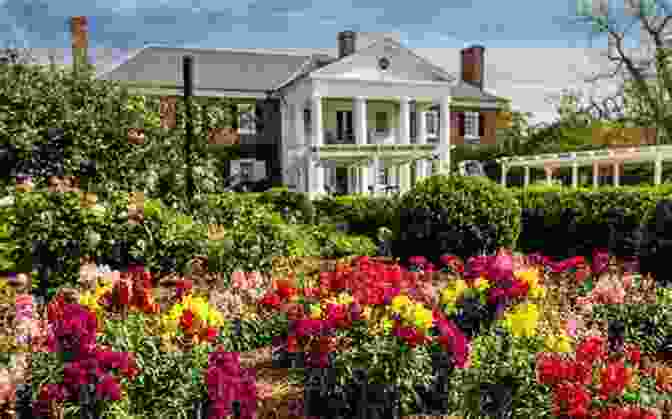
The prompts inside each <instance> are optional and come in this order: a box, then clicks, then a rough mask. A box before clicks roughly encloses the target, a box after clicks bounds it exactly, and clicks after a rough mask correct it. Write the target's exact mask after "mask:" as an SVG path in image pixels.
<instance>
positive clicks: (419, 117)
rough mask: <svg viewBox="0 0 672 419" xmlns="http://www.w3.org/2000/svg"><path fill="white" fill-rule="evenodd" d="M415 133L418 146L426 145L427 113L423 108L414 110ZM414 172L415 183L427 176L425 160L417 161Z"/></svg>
mask: <svg viewBox="0 0 672 419" xmlns="http://www.w3.org/2000/svg"><path fill="white" fill-rule="evenodd" d="M415 119H416V123H415V127H416V130H417V132H416V133H415V135H416V138H417V140H418V141H417V143H418V144H427V111H425V110H424V108H418V105H417V104H416V108H415ZM415 171H416V173H417V175H416V178H417V181H420V180H421V179H423V178H425V177H428V176H429V162H428V161H427V160H419V161H418V162H416V163H415Z"/></svg>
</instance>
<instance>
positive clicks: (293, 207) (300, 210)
mask: <svg viewBox="0 0 672 419" xmlns="http://www.w3.org/2000/svg"><path fill="white" fill-rule="evenodd" d="M259 202H261V203H262V204H270V205H271V206H272V207H273V210H274V211H276V212H281V211H283V210H284V208H287V209H289V211H290V214H289V216H291V217H294V218H295V219H296V220H297V221H299V222H302V223H305V224H310V223H312V222H313V217H314V215H315V209H314V207H313V203H312V201H311V200H310V198H309V197H308V195H306V194H305V193H302V192H291V191H289V190H288V189H287V188H285V187H283V188H272V189H270V190H268V191H266V192H264V193H262V194H261V195H260V196H259Z"/></svg>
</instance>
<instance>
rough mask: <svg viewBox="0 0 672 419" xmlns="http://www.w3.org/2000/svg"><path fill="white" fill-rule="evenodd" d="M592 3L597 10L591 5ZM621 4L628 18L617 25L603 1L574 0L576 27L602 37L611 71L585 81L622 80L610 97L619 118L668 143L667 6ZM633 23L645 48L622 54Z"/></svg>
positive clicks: (648, 0)
mask: <svg viewBox="0 0 672 419" xmlns="http://www.w3.org/2000/svg"><path fill="white" fill-rule="evenodd" d="M596 3H597V7H591V4H596ZM611 3H612V4H613V2H611ZM625 5H626V11H627V12H628V14H629V15H630V17H631V18H630V19H627V20H628V22H627V23H625V24H623V22H624V20H623V19H619V18H617V17H616V16H615V13H614V10H613V9H610V8H609V2H608V1H606V0H603V1H599V2H598V1H597V0H591V1H588V0H580V1H579V7H578V13H577V15H578V19H577V20H576V23H579V24H584V25H588V26H589V27H590V28H591V31H590V34H591V39H592V37H593V36H599V35H606V36H607V38H608V43H609V48H608V51H607V53H606V57H607V58H608V60H609V62H610V63H611V64H612V65H613V67H614V68H613V69H611V71H609V72H607V73H602V74H598V75H595V76H594V77H591V78H590V79H589V80H587V81H589V82H597V81H598V80H601V79H607V78H610V79H613V78H614V77H620V78H622V88H621V89H620V90H619V92H617V93H616V94H615V95H614V97H620V98H621V99H622V101H623V104H624V108H623V109H622V110H623V111H624V112H623V117H624V119H626V120H628V121H629V122H631V123H634V124H635V125H637V126H642V127H648V126H651V127H656V128H658V129H659V130H660V131H661V135H660V136H659V137H658V140H657V142H662V143H669V142H670V141H671V140H670V134H672V113H671V112H670V110H671V109H670V105H669V103H668V102H669V100H670V99H671V98H672V74H671V73H670V71H671V69H670V67H669V66H668V65H667V64H668V60H669V54H670V53H669V51H668V49H667V45H666V35H667V34H668V33H669V30H670V28H669V23H670V20H671V19H672V8H671V7H670V5H669V4H666V2H665V1H663V0H625ZM591 8H592V10H591ZM661 12H662V15H661ZM635 25H637V26H639V27H640V34H641V35H644V38H643V44H644V45H645V46H646V48H640V49H639V51H628V50H627V49H626V48H625V44H624V40H625V39H626V36H627V35H628V32H630V30H631V29H632V27H633V26H635Z"/></svg>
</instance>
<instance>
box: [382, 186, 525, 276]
mask: <svg viewBox="0 0 672 419" xmlns="http://www.w3.org/2000/svg"><path fill="white" fill-rule="evenodd" d="M520 214H521V209H520V205H519V203H518V201H517V200H516V199H515V197H514V195H513V194H512V193H511V192H510V191H508V190H507V189H506V188H504V187H502V186H501V185H498V184H496V183H494V182H493V181H491V180H489V179H487V178H480V177H464V176H456V175H452V176H443V175H437V176H432V177H429V178H426V179H424V180H423V181H421V182H419V183H417V184H416V185H415V187H414V188H413V189H411V190H410V191H409V192H407V193H406V194H404V195H402V197H401V202H400V204H399V209H398V211H397V213H396V217H395V219H394V223H393V228H392V231H393V235H394V239H393V253H394V255H395V256H396V257H399V258H401V259H402V261H405V260H407V258H408V257H410V256H414V255H423V256H425V257H428V258H430V259H431V260H433V261H435V263H436V262H438V259H439V257H440V256H441V255H442V254H444V253H454V254H457V255H460V256H462V257H468V256H471V255H472V254H473V253H474V251H476V249H478V248H479V247H482V245H483V244H482V243H481V239H479V238H478V237H477V236H476V235H475V234H474V232H473V231H472V230H471V229H473V227H477V228H478V229H480V230H481V231H482V232H484V233H487V236H489V237H490V239H491V243H490V245H489V246H488V247H489V249H490V251H493V250H494V249H496V248H498V247H502V246H503V247H508V248H514V247H515V244H516V240H517V238H518V235H519V233H520Z"/></svg>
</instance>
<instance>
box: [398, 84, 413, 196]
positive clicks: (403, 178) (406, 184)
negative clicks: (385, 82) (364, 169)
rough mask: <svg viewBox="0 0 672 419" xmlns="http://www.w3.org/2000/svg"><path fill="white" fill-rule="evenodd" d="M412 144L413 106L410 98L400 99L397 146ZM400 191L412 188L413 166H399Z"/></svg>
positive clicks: (408, 164)
mask: <svg viewBox="0 0 672 419" xmlns="http://www.w3.org/2000/svg"><path fill="white" fill-rule="evenodd" d="M410 143H411V104H410V98H408V97H401V98H399V137H398V138H397V144H403V145H406V144H410ZM399 177H400V179H399V181H400V182H399V190H400V192H401V193H404V192H406V191H408V190H409V189H410V188H411V165H410V163H404V164H402V165H400V166H399Z"/></svg>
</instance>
